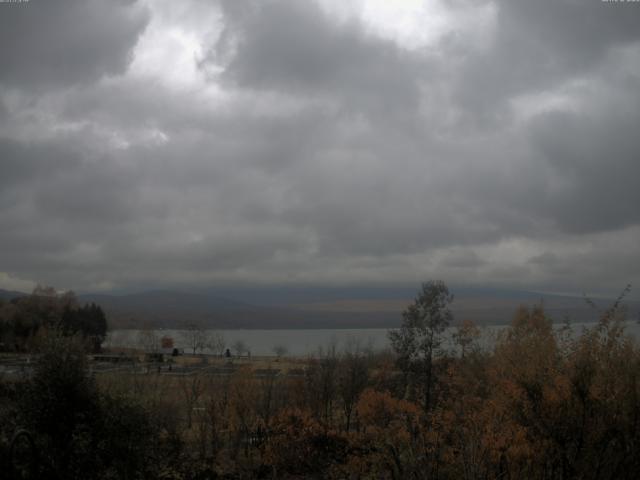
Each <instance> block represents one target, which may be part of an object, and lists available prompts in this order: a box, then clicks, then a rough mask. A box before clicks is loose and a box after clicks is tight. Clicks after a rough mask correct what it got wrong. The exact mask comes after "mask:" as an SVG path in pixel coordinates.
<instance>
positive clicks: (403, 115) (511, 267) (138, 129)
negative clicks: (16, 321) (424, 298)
mask: <svg viewBox="0 0 640 480" xmlns="http://www.w3.org/2000/svg"><path fill="white" fill-rule="evenodd" d="M638 25H640V3H638V2H603V1H601V0H538V1H535V2H533V1H531V0H495V1H485V0H474V1H471V0H426V1H418V0H402V1H400V0H396V1H393V2H391V1H384V0H372V1H365V0H354V1H344V0H260V1H257V0H256V1H254V0H221V1H211V0H180V1H175V0H171V1H168V0H58V1H52V0H47V1H45V0H40V1H38V0H30V1H27V2H23V3H0V65H2V67H1V68H0V225H1V227H0V288H6V289H18V290H29V289H31V288H32V287H33V286H34V285H35V284H37V283H41V284H47V285H54V286H56V287H57V288H65V289H66V288H71V289H74V290H77V291H104V292H110V291H129V290H140V289H147V288H181V289H190V288H198V289H203V288H205V289H206V288H210V287H216V286H221V285H225V286H229V285H235V286H242V285H248V286H261V285H263V286H274V285H285V286H286V285H296V286H297V285H309V286H353V285H359V286H360V285H382V286H384V285H407V284H408V285H411V284H417V283H418V282H421V281H423V280H429V279H443V280H445V281H446V282H447V283H450V284H458V285H471V286H473V285H482V286H491V287H503V288H504V287H508V288H516V289H527V290H535V291H546V292H558V293H581V292H586V293H589V294H600V293H612V292H613V293H616V292H619V291H621V290H622V288H624V286H625V285H626V284H627V283H632V284H635V285H636V286H638V287H640V241H639V240H640V188H639V179H640V129H639V125H640V28H639V27H638ZM634 296H638V292H634Z"/></svg>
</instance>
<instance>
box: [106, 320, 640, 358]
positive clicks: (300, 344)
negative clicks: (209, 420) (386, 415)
mask: <svg viewBox="0 0 640 480" xmlns="http://www.w3.org/2000/svg"><path fill="white" fill-rule="evenodd" d="M593 325H594V324H592V323H590V324H586V323H574V324H572V325H571V328H572V331H573V334H574V335H577V334H579V333H580V332H582V331H583V329H584V328H586V327H591V326H593ZM555 327H556V328H561V327H562V325H561V324H558V325H555ZM504 328H505V326H504V325H495V326H486V327H481V329H480V330H481V332H482V336H481V338H480V345H481V346H482V347H483V348H485V349H489V348H491V347H492V346H493V345H494V343H495V339H496V337H497V335H498V333H499V332H500V331H501V330H503V329H504ZM213 331H215V332H218V333H220V334H222V336H223V337H224V341H225V343H226V345H227V347H229V348H230V349H231V351H232V352H233V345H234V343H236V342H238V341H242V342H243V343H244V344H245V345H246V346H247V348H248V349H249V351H250V352H251V354H252V355H259V356H267V355H275V354H274V348H275V347H276V346H282V347H284V348H285V349H286V351H287V354H288V355H295V356H306V355H313V354H317V353H318V352H319V351H320V350H322V351H326V350H327V349H328V348H332V347H334V346H335V348H336V350H337V351H338V352H342V351H344V350H346V349H349V348H351V349H353V347H354V346H356V345H357V346H358V347H359V348H360V349H363V348H370V349H372V350H374V351H379V350H384V349H386V348H388V347H389V340H388V338H387V332H388V331H389V330H388V329H383V328H362V329H315V330H212V332H213ZM626 331H627V332H628V333H629V334H631V335H633V336H634V337H635V338H636V340H637V339H638V338H640V324H638V323H637V322H627V324H626ZM453 332H454V329H448V330H447V332H446V333H445V342H444V347H445V348H447V349H453V348H454V347H453V343H452V342H451V334H452V333H453ZM155 334H156V335H157V336H158V338H160V337H162V336H169V337H171V338H173V340H174V346H175V347H177V348H184V349H185V352H188V350H189V349H188V345H187V342H186V340H185V334H186V331H185V330H168V329H166V330H156V331H155ZM104 345H105V346H109V347H115V348H117V347H124V348H126V347H129V348H140V346H141V345H142V341H141V332H140V331H139V330H113V331H112V332H110V333H109V336H108V338H107V340H106V341H105V344H104ZM204 353H213V352H210V351H207V350H205V351H204Z"/></svg>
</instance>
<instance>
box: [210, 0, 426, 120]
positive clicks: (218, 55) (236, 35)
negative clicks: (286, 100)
mask: <svg viewBox="0 0 640 480" xmlns="http://www.w3.org/2000/svg"><path fill="white" fill-rule="evenodd" d="M222 6H223V14H224V18H225V20H226V27H225V30H224V31H223V33H222V35H221V37H220V40H219V41H218V43H217V45H216V46H215V48H214V49H212V50H211V52H210V54H209V60H212V61H214V62H221V63H223V64H225V63H226V65H225V70H224V73H223V75H222V78H223V80H225V81H227V82H233V83H235V84H237V85H239V86H241V87H246V88H254V89H267V90H270V89H273V90H277V91H285V92H292V91H293V92H297V93H299V94H301V95H312V96H313V95H320V96H328V97H329V98H331V99H337V100H338V101H339V102H340V103H344V104H346V105H351V106H355V107H356V108H360V109H365V110H370V109H373V108H377V112H376V113H377V114H378V115H380V114H381V111H380V110H384V109H392V110H396V109H400V110H405V111H407V110H408V111H412V110H413V109H414V108H415V107H416V105H417V102H418V101H419V90H418V81H419V79H420V77H419V74H420V69H421V67H422V66H421V65H420V63H417V62H415V61H413V60H412V58H411V55H410V54H409V53H408V52H405V51H403V50H402V49H400V48H399V47H397V46H396V45H395V44H394V43H392V42H389V41H383V40H380V39H377V38H375V37H373V36H372V35H367V34H366V33H365V31H364V30H363V28H362V26H361V25H360V24H359V23H357V22H350V23H346V24H339V23H336V21H335V20H334V19H331V18H330V17H329V16H328V15H327V14H326V13H324V12H323V11H322V10H321V9H320V7H319V6H317V5H316V4H314V3H313V2H308V3H301V2H296V1H290V0H285V1H282V0H278V1H267V2H259V1H252V0H241V1H235V0H230V1H223V2H222Z"/></svg>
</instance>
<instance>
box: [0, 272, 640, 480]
mask: <svg viewBox="0 0 640 480" xmlns="http://www.w3.org/2000/svg"><path fill="white" fill-rule="evenodd" d="M452 301H453V297H452V295H450V293H449V290H448V289H447V287H446V285H445V284H444V283H442V282H427V283H425V284H424V285H423V286H422V288H421V289H420V291H419V293H418V295H417V296H416V299H415V301H414V302H413V303H412V304H411V305H409V306H408V307H407V308H406V310H405V311H404V313H403V322H402V325H401V327H400V328H399V329H396V330H392V331H390V333H389V335H390V341H391V345H392V348H391V350H390V351H388V352H378V353H376V352H372V351H370V350H368V349H366V348H362V347H361V346H360V345H358V344H357V343H354V344H352V345H350V346H349V348H347V349H346V351H344V352H341V353H339V352H337V351H336V349H335V348H332V347H330V348H327V349H325V350H323V351H321V352H319V353H318V354H317V355H315V356H313V357H310V358H306V359H298V360H294V359H290V360H289V362H290V365H291V370H290V371H291V372H292V373H293V374H292V375H276V374H274V373H273V372H272V371H271V370H265V369H264V368H263V369H257V368H256V367H255V366H254V367H252V366H251V364H247V365H244V366H242V367H239V368H236V369H235V370H233V372H232V373H231V374H230V375H210V374H207V373H206V372H204V373H197V372H196V373H194V374H192V375H182V376H161V375H157V374H155V373H154V372H150V373H148V374H146V375H139V374H135V375H134V374H132V375H122V374H113V375H110V376H109V375H104V376H100V377H95V379H92V378H91V377H87V375H86V365H85V364H83V363H82V362H83V360H81V359H82V358H83V357H82V355H79V354H78V355H76V356H73V355H71V354H70V353H69V352H71V351H73V350H72V349H70V348H69V347H68V346H66V347H64V348H62V349H61V348H60V347H59V345H58V346H57V347H56V342H53V343H52V344H50V345H48V346H47V348H48V349H49V350H47V352H48V353H47V354H46V356H43V357H42V358H46V360H45V361H44V362H42V363H40V364H39V366H38V369H37V371H36V373H35V375H34V377H33V379H31V380H30V381H27V382H25V383H23V384H19V385H13V386H9V385H3V386H2V392H1V393H2V395H3V399H2V402H0V405H2V409H3V411H2V412H0V415H2V416H3V419H4V421H5V423H6V422H9V423H10V424H11V425H13V426H14V428H17V427H18V426H19V425H24V426H26V427H27V428H28V429H29V430H30V431H32V432H34V438H36V440H37V442H39V445H40V446H41V451H42V452H44V454H45V456H46V460H45V461H43V462H42V465H45V466H47V467H46V468H52V469H54V470H55V471H56V472H64V478H96V479H106V478H175V479H205V478H229V479H232V478H237V479H241V478H269V479H272V478H277V479H280V478H283V479H299V478H317V479H320V478H329V479H345V478H346V479H398V480H401V479H468V480H472V479H473V480H476V479H478V480H479V479H524V478H526V479H540V480H542V479H594V480H595V479H612V480H613V479H635V478H637V477H638V472H640V348H639V347H638V343H637V342H636V341H635V340H634V339H633V338H631V337H630V336H629V335H628V334H627V333H625V328H624V326H625V312H624V308H623V305H622V296H621V297H620V299H619V300H618V301H616V302H615V303H614V304H613V305H612V306H611V308H609V309H607V310H605V311H602V312H601V315H600V320H599V322H598V323H597V324H596V325H593V326H591V327H589V328H585V329H584V330H583V331H582V332H580V333H579V334H575V332H572V330H571V329H570V328H568V327H566V328H554V327H553V324H552V322H551V320H550V319H549V318H548V316H547V315H546V314H545V311H544V308H543V306H542V305H534V306H523V307H521V308H519V309H518V310H517V311H516V312H515V313H514V316H513V320H512V322H511V324H510V325H509V326H508V327H507V328H506V329H505V330H504V331H502V333H501V334H500V335H499V337H498V338H497V341H496V343H495V345H494V346H493V347H492V348H490V349H481V348H480V347H479V345H478V329H477V328H476V327H475V326H474V325H473V324H472V323H471V322H458V323H457V324H456V333H455V335H454V338H455V342H456V344H457V346H458V352H457V353H456V354H452V353H451V352H447V351H445V350H444V349H443V346H442V334H443V332H444V328H446V327H447V326H448V325H449V324H450V323H451V322H452V321H453V318H452V316H451V312H450V311H449V305H450V304H451V302H452ZM63 338H68V337H63ZM61 341H63V340H60V339H58V340H57V342H58V343H59V342H61ZM65 345H66V344H65ZM283 361H285V359H281V360H279V361H278V365H282V362H283ZM53 365H56V367H55V368H54V367H53ZM273 365H275V364H273ZM67 371H68V372H70V373H69V374H68V376H67V374H63V373H62V372H67ZM56 372H57V373H56ZM82 372H85V374H83V373H82ZM80 379H82V380H80ZM52 384H53V385H52ZM67 390H68V391H67ZM43 392H46V393H43ZM51 392H53V395H52V394H51ZM45 396H46V398H49V399H50V400H49V402H48V403H47V402H45V400H44V399H45ZM22 399H28V401H22ZM45 403H46V404H47V405H48V406H47V408H43V405H45ZM8 412H9V413H8ZM56 412H59V413H56ZM116 417H117V418H116ZM114 418H116V420H114ZM5 423H3V425H4V424H5ZM5 429H6V428H5ZM5 437H6V435H5ZM6 442H7V441H6V440H5V448H4V450H3V443H2V438H0V453H1V452H2V451H6ZM60 445H65V449H62V448H59V447H60ZM68 451H72V452H74V454H73V455H69V454H68V453H66V452H68ZM92 452H95V453H92ZM42 468H43V469H44V468H45V467H44V466H43V467H42Z"/></svg>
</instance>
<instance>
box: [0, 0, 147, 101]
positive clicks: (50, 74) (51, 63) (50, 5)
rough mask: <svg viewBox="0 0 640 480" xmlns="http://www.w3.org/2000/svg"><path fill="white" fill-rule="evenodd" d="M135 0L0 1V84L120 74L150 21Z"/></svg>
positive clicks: (61, 82) (58, 82) (44, 84)
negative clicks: (0, 65) (0, 6)
mask: <svg viewBox="0 0 640 480" xmlns="http://www.w3.org/2000/svg"><path fill="white" fill-rule="evenodd" d="M136 3H137V0H113V1H109V2H106V1H103V0H59V1H55V2H53V1H47V0H31V1H30V2H27V3H17V4H11V3H7V4H5V5H2V14H1V15H0V63H1V64H2V70H0V83H3V84H5V85H9V86H13V87H17V88H24V87H26V86H36V87H41V88H42V89H44V90H46V89H48V88H51V87H54V86H68V85H70V84H75V83H85V82H90V81H93V80H96V79H99V78H100V77H101V76H102V75H113V74H120V73H122V72H124V70H125V69H126V67H127V64H128V63H129V59H130V54H131V49H132V47H133V46H134V45H135V42H136V40H137V38H138V35H139V34H140V33H141V31H142V30H143V29H144V27H145V25H146V22H147V20H148V12H147V11H146V10H145V9H143V8H141V7H139V6H137V5H136Z"/></svg>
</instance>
